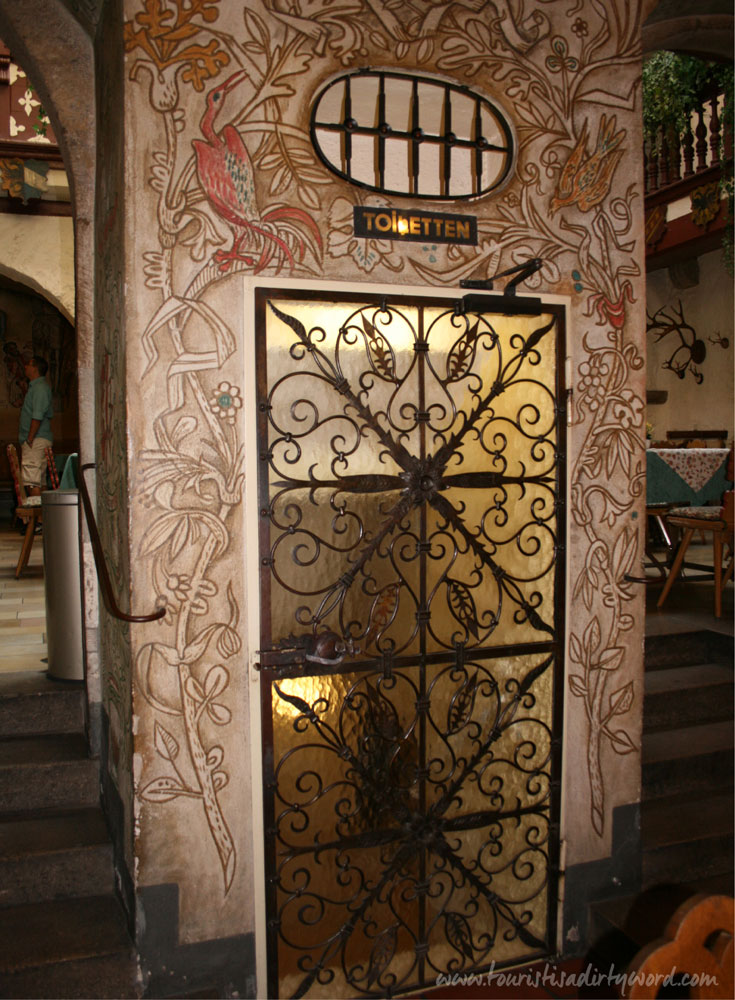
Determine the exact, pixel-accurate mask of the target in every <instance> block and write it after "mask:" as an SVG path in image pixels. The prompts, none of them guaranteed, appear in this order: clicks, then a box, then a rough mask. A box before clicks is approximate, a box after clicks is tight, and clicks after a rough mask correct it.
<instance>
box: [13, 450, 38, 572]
mask: <svg viewBox="0 0 735 1000" xmlns="http://www.w3.org/2000/svg"><path fill="white" fill-rule="evenodd" d="M7 455H8V464H9V465H10V472H11V474H12V476H13V486H14V487H15V498H16V501H17V506H16V508H15V519H16V521H24V522H25V526H26V530H25V533H24V535H23V545H22V547H21V550H20V555H19V556H18V564H17V566H16V567H15V578H16V580H17V579H18V577H19V576H20V575H21V573H22V572H23V570H24V569H25V568H26V566H27V565H28V559H29V557H30V554H31V549H32V548H33V539H34V537H35V534H36V526H37V525H38V524H39V523H40V521H41V498H40V497H29V496H28V495H27V494H26V490H25V486H24V485H23V476H22V473H21V471H20V463H19V462H18V452H17V451H16V450H15V445H14V444H9V445H8V447H7Z"/></svg>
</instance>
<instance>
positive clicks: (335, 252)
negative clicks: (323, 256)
mask: <svg viewBox="0 0 735 1000" xmlns="http://www.w3.org/2000/svg"><path fill="white" fill-rule="evenodd" d="M367 203H368V204H374V205H384V204H386V203H385V202H383V201H378V200H377V199H368V202H367ZM352 210H353V204H352V202H351V201H348V200H347V198H335V199H334V201H333V202H332V205H331V207H330V209H329V216H328V218H329V237H328V241H327V248H328V250H329V253H330V254H331V256H332V257H352V259H353V260H354V262H355V263H356V264H357V266H358V267H359V268H360V270H361V271H366V272H368V273H369V272H370V271H372V270H373V268H374V267H376V266H377V265H378V264H382V265H383V266H385V267H387V268H388V269H389V270H391V271H400V270H401V268H402V267H403V262H402V261H400V260H399V261H397V262H394V261H393V260H391V258H392V257H394V252H393V243H392V241H391V240H381V239H363V238H362V237H361V238H359V239H358V238H357V237H356V236H355V235H354V230H353V211H352Z"/></svg>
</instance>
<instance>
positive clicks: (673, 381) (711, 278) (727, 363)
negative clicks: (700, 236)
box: [646, 250, 735, 441]
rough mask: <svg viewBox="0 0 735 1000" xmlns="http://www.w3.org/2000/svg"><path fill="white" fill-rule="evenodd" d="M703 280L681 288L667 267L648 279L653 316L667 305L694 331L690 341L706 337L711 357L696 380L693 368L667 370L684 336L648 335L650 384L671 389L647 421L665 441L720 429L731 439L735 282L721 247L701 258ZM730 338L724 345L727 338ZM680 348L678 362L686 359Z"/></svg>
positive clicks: (668, 311)
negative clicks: (677, 433) (679, 433)
mask: <svg viewBox="0 0 735 1000" xmlns="http://www.w3.org/2000/svg"><path fill="white" fill-rule="evenodd" d="M697 264H698V271H699V280H698V281H697V283H696V284H694V285H693V286H692V287H689V288H677V287H676V286H675V284H674V281H673V280H672V276H671V272H670V270H669V269H668V268H665V269H664V268H662V269H660V270H658V271H653V272H652V273H651V274H649V275H648V277H647V281H646V302H647V310H648V314H649V316H653V315H654V314H655V313H656V312H657V311H658V310H660V309H663V310H665V313H666V315H667V316H669V317H670V318H671V319H672V320H674V321H677V320H678V319H679V317H680V315H683V317H684V321H685V322H686V323H688V324H689V325H690V326H691V328H692V329H693V331H694V332H693V333H692V332H690V331H685V333H684V336H685V339H686V341H691V340H692V339H693V338H694V336H696V337H697V338H698V339H700V340H702V341H703V342H704V344H705V347H706V348H707V355H706V357H705V359H704V361H702V362H701V363H700V364H698V365H695V368H696V369H697V370H698V372H699V373H700V374H701V376H702V381H701V382H698V381H697V379H696V377H695V375H694V373H693V372H692V371H691V368H690V369H689V370H688V371H687V372H686V374H685V375H684V377H683V378H679V377H678V375H677V374H676V372H674V371H671V369H668V368H664V364H665V363H666V362H667V361H669V360H670V359H671V357H672V355H673V354H674V351H675V350H676V349H677V348H681V347H682V346H683V344H682V338H681V337H680V336H679V334H678V333H677V332H676V331H675V330H674V331H672V332H671V333H669V334H667V335H666V336H665V337H661V338H660V339H658V340H657V339H656V337H655V335H654V333H653V332H651V333H649V334H648V368H647V372H648V374H647V383H646V385H647V388H648V389H663V390H665V391H666V392H668V398H667V400H666V402H665V403H661V404H656V405H654V406H649V407H648V416H647V419H648V421H650V423H651V424H653V438H654V440H657V439H658V440H663V439H664V438H665V437H666V432H667V431H672V430H720V429H723V428H724V429H725V430H726V431H727V437H728V440H729V441H731V440H732V438H733V419H734V415H733V399H734V398H735V397H734V396H733V372H734V371H735V362H734V360H733V340H734V339H735V338H734V337H733V282H732V277H731V276H730V275H729V274H728V273H727V270H726V269H725V266H724V264H723V261H722V251H720V250H713V251H712V252H711V253H708V254H704V255H703V256H702V257H700V258H698V260H697ZM725 341H726V342H727V345H726V346H725V343H724V342H725ZM684 356H685V355H684V352H683V351H681V350H680V351H679V354H678V355H677V360H678V359H680V358H681V357H684Z"/></svg>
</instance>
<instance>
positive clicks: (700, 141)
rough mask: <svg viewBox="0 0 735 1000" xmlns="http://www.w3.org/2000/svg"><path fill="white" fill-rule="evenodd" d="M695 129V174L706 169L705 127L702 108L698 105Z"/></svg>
mask: <svg viewBox="0 0 735 1000" xmlns="http://www.w3.org/2000/svg"><path fill="white" fill-rule="evenodd" d="M697 117H698V119H699V120H698V121H697V127H696V129H695V130H694V134H695V135H696V137H697V142H696V146H695V149H696V151H697V173H699V172H700V170H706V169H707V126H706V125H705V124H704V108H703V107H702V105H700V106H699V107H698V108H697Z"/></svg>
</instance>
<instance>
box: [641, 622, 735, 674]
mask: <svg viewBox="0 0 735 1000" xmlns="http://www.w3.org/2000/svg"><path fill="white" fill-rule="evenodd" d="M644 660H645V668H646V671H649V670H660V669H661V668H662V667H688V666H692V665H693V664H697V663H702V662H705V661H706V662H709V663H722V664H724V665H726V666H729V667H731V668H732V665H733V637H732V636H731V635H726V634H724V633H722V632H714V631H712V630H710V629H701V630H699V631H695V632H677V633H669V634H663V635H647V636H646V643H645V654H644Z"/></svg>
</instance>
